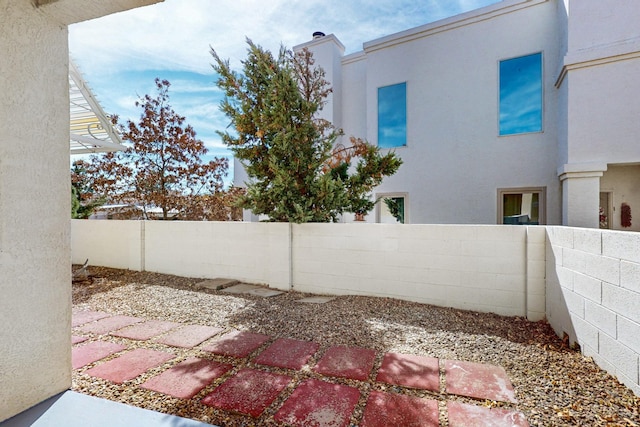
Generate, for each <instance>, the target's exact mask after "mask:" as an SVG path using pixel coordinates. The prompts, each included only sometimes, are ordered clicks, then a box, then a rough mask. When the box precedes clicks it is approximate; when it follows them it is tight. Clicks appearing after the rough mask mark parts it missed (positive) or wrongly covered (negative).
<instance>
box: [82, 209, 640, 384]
mask: <svg viewBox="0 0 640 427" xmlns="http://www.w3.org/2000/svg"><path fill="white" fill-rule="evenodd" d="M71 235H72V250H73V262H74V263H82V262H84V260H85V259H87V258H88V259H89V262H90V264H91V265H102V266H109V267H117V268H129V269H132V270H145V269H146V270H147V271H154V272H161V273H168V274H176V275H183V276H189V277H201V278H216V277H226V278H233V279H239V280H243V281H247V282H253V283H264V284H268V285H269V286H270V287H273V288H276V289H283V290H287V289H294V290H297V291H301V292H309V293H314V294H331V295H345V294H348V295H371V296H380V297H391V298H400V299H406V300H411V301H417V302H422V303H427V304H434V305H439V306H446V307H455V308H461V309H468V310H476V311H483V312H493V313H497V314H501V315H506V316H526V317H527V318H528V319H529V320H533V321H536V320H540V319H544V318H547V319H548V321H549V322H550V323H551V325H552V326H553V328H554V329H555V331H556V332H557V333H558V335H559V336H563V334H564V333H567V334H568V335H569V336H570V339H571V341H572V342H578V343H579V344H580V345H581V348H582V351H583V352H584V353H585V354H586V355H588V356H592V357H593V358H594V360H595V361H596V363H598V365H599V366H600V367H602V368H603V369H605V370H607V371H608V372H610V373H611V374H613V375H616V376H618V378H619V379H620V381H622V382H624V384H626V385H627V386H628V387H630V388H631V389H632V390H633V391H634V392H635V393H636V394H638V395H640V386H639V385H638V384H639V380H640V378H639V377H638V375H639V373H638V365H639V363H640V341H639V340H638V337H640V309H639V308H638V307H640V253H639V252H638V248H639V247H640V234H637V233H630V232H617V231H609V230H594V229H584V228H570V227H544V226H527V227H524V226H503V225H420V224H412V225H409V224H406V225H401V224H281V223H248V222H244V223H233V222H223V223H220V222H218V223H216V222H161V221H155V222H154V221H151V222H144V221H86V220H74V221H72V224H71Z"/></svg>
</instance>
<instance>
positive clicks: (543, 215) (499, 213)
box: [496, 187, 547, 225]
mask: <svg viewBox="0 0 640 427" xmlns="http://www.w3.org/2000/svg"><path fill="white" fill-rule="evenodd" d="M522 193H539V194H540V197H539V199H538V202H539V205H538V215H539V221H538V223H539V224H540V225H545V224H546V223H547V187H514V188H498V190H497V194H498V196H497V202H498V203H497V210H496V217H497V218H496V220H497V224H504V215H503V211H504V205H503V201H504V195H505V194H522Z"/></svg>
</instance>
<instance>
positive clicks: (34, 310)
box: [0, 0, 156, 421]
mask: <svg viewBox="0 0 640 427" xmlns="http://www.w3.org/2000/svg"><path fill="white" fill-rule="evenodd" d="M155 2H156V1H154V0H147V1H141V0H137V1H134V0H118V1H116V0H114V1H107V0H83V1H79V0H75V1H72V0H38V1H35V0H34V1H32V0H0V99H1V100H0V324H1V325H2V327H1V328H0V342H1V343H2V344H1V345H0V390H1V392H0V421H2V420H4V419H7V418H10V417H11V416H13V415H15V414H17V413H19V412H21V411H23V410H25V409H27V408H29V407H31V406H33V405H35V404H37V403H39V402H41V401H43V400H45V399H46V398H48V397H50V396H52V395H54V394H56V393H58V392H60V391H63V390H65V389H67V388H69V386H70V385H71V345H70V333H71V287H70V280H71V277H70V271H71V266H70V253H71V251H70V244H69V243H70V240H69V203H70V202H69V197H70V183H69V87H68V72H69V71H68V58H69V52H68V33H67V27H66V24H69V23H72V22H77V21H80V20H83V19H90V18H95V17H98V16H102V15H104V14H106V13H111V12H116V11H121V10H125V9H128V8H131V7H134V6H140V5H143V4H150V3H155ZM37 4H42V6H37Z"/></svg>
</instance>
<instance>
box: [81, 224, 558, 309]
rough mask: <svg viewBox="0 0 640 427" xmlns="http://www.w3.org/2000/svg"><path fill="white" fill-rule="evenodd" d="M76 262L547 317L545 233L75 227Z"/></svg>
mask: <svg viewBox="0 0 640 427" xmlns="http://www.w3.org/2000/svg"><path fill="white" fill-rule="evenodd" d="M72 235H73V262H74V263H78V264H79V263H82V262H84V260H85V259H87V258H89V262H90V264H91V265H103V266H110V267H117V268H129V269H133V270H147V271H155V272H160V273H167V274H176V275H183V276H190V277H202V278H214V277H228V278H234V279H238V280H243V281H247V282H254V283H265V284H268V285H269V286H271V287H273V288H277V289H283V290H288V289H294V290H298V291H301V292H309V293H316V294H334V295H340V294H350V295H354V294H360V295H376V296H383V297H393V298H401V299H406V300H411V301H417V302H424V303H429V304H437V305H442V306H448V307H455V308H462V309H469V310H477V311H484V312H494V313H498V314H502V315H506V316H527V317H528V318H529V319H531V320H538V319H542V318H544V315H545V312H544V309H545V306H544V242H545V233H544V228H543V227H517V226H486V225H481V226H471V225H469V226H451V225H395V224H393V225H391V224H390V225H383V224H282V223H247V222H242V223H231V222H162V221H147V222H143V221H83V220H75V221H72Z"/></svg>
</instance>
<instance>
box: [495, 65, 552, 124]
mask: <svg viewBox="0 0 640 427" xmlns="http://www.w3.org/2000/svg"><path fill="white" fill-rule="evenodd" d="M531 132H542V53H535V54H533V55H527V56H521V57H518V58H513V59H507V60H504V61H500V135H517V134H521V133H531Z"/></svg>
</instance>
